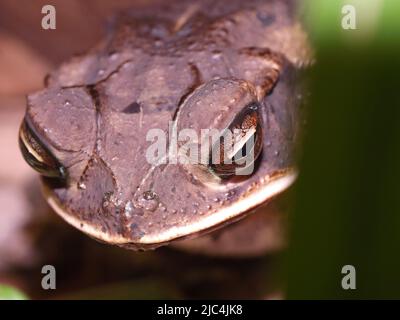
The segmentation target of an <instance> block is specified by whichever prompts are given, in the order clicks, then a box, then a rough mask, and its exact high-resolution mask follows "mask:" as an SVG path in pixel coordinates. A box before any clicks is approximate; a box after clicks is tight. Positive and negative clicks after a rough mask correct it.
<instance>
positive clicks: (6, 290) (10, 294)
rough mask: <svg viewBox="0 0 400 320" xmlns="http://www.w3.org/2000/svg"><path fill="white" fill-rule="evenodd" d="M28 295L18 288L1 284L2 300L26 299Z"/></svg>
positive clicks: (0, 296) (0, 294)
mask: <svg viewBox="0 0 400 320" xmlns="http://www.w3.org/2000/svg"><path fill="white" fill-rule="evenodd" d="M26 299H27V297H26V295H25V294H23V293H22V292H21V291H19V290H18V289H16V288H13V287H10V286H6V285H0V300H26Z"/></svg>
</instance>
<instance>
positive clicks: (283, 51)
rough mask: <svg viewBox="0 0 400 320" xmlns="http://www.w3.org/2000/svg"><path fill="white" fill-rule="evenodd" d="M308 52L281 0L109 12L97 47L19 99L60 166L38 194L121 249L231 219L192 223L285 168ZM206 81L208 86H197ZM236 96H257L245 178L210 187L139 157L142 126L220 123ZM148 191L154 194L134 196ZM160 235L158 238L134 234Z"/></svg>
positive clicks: (193, 175)
mask: <svg viewBox="0 0 400 320" xmlns="http://www.w3.org/2000/svg"><path fill="white" fill-rule="evenodd" d="M308 59H309V52H308V48H307V45H306V37H305V35H304V33H303V31H302V29H301V27H300V25H299V24H298V22H296V20H295V17H294V9H293V4H292V3H291V2H290V1H264V0H261V1H257V0H252V1H239V0H230V1H224V0H213V1H165V4H164V7H162V6H159V7H156V8H154V7H150V8H148V9H144V10H143V11H141V12H137V11H133V12H131V13H130V12H125V13H124V14H122V15H119V16H117V18H115V19H114V23H113V26H112V28H111V30H110V31H109V33H108V36H107V37H106V40H105V41H104V42H103V43H101V44H99V45H98V46H97V47H96V48H94V49H93V50H91V51H90V52H88V53H87V54H86V55H83V56H79V57H74V58H72V59H71V60H70V61H69V62H67V63H65V64H63V65H62V66H61V67H60V68H59V69H58V70H57V71H55V72H54V73H53V74H51V76H50V77H49V79H48V83H47V88H46V89H45V90H43V91H41V92H37V93H35V94H31V95H30V96H29V97H28V107H27V113H26V117H25V119H26V121H27V123H28V124H29V126H30V128H31V129H32V130H33V131H34V132H35V133H36V135H37V136H38V137H39V139H40V140H41V141H42V143H43V144H44V145H46V146H47V147H48V149H49V150H50V151H51V152H52V153H53V154H54V156H55V157H56V158H57V159H58V160H59V161H60V163H61V164H63V165H64V166H65V167H66V168H67V169H68V181H67V183H66V184H56V183H54V181H50V180H48V179H47V180H46V179H44V183H45V186H46V189H47V193H48V195H49V197H50V198H49V199H52V200H51V201H52V203H53V205H54V203H57V207H62V208H63V210H64V214H65V215H63V217H64V218H66V219H67V221H69V222H71V221H73V222H72V223H73V224H74V225H75V226H76V227H78V228H81V229H82V230H83V231H84V232H87V233H88V234H90V235H91V236H93V237H96V238H98V239H100V240H103V241H106V242H110V243H116V244H119V245H124V246H127V247H132V248H147V247H152V246H156V245H159V244H161V243H166V242H168V241H171V240H174V238H176V237H178V238H179V237H185V236H190V235H194V234H198V233H199V234H200V233H203V232H205V231H209V230H212V229H214V228H216V227H220V226H221V225H223V224H224V223H228V222H232V221H235V220H237V219H239V218H241V217H242V216H243V215H244V214H245V212H237V214H236V215H235V216H234V217H232V218H231V219H229V221H219V223H217V224H216V225H208V226H207V227H206V228H204V224H203V227H202V228H201V230H200V229H198V227H196V226H194V225H196V223H197V222H199V221H203V220H204V219H206V218H207V217H211V216H217V215H218V214H219V212H220V210H221V209H223V208H226V207H229V206H231V205H232V204H235V203H238V202H240V201H246V199H247V198H248V195H249V194H251V193H252V192H254V191H255V190H259V189H261V188H264V187H266V186H267V185H268V183H269V182H270V181H271V179H273V177H280V176H282V175H285V174H286V172H287V171H288V170H289V169H290V168H293V166H294V163H293V155H292V152H293V145H294V142H295V140H296V135H297V131H298V121H297V119H298V106H299V104H300V102H301V101H300V98H299V92H298V88H297V85H296V83H297V71H298V69H299V68H300V67H301V66H302V65H303V64H307V63H308ZM215 79H218V80H215ZM212 81H218V85H216V86H210V85H208V86H207V84H210V83H211V82H212ZM243 87H245V88H244V89H243ZM212 88H214V89H212ZM194 99H197V100H196V101H195V100H194ZM243 99H245V100H246V99H247V100H248V101H250V102H251V101H256V102H258V103H259V104H260V106H261V111H260V112H261V117H262V122H263V123H262V125H263V134H264V139H263V144H264V145H263V152H262V155H261V157H260V159H259V160H258V162H257V167H256V170H255V172H254V174H253V175H251V176H250V177H247V178H246V179H241V180H240V181H220V182H219V183H218V185H217V186H215V185H213V186H210V184H209V183H208V182H209V181H208V178H207V176H206V177H204V176H199V175H198V173H197V171H196V170H192V169H193V168H191V167H190V166H182V165H162V166H157V167H152V165H151V164H149V163H148V162H147V161H146V157H145V154H146V150H147V148H148V147H149V145H150V144H151V142H149V141H146V134H147V132H148V131H149V129H151V128H159V129H161V130H163V131H165V132H166V133H168V130H169V127H168V126H169V121H171V120H173V119H175V120H176V121H177V125H178V127H179V128H180V127H182V128H187V127H191V126H200V124H201V126H200V127H204V128H208V127H216V128H220V127H224V126H225V124H226V123H229V121H231V120H232V119H233V117H234V116H235V114H236V112H237V111H238V110H240V108H243V107H244V105H243V101H242V100H243ZM247 100H246V101H247ZM197 101H200V102H199V103H197V104H196V102H197ZM149 190H151V191H152V192H154V193H155V194H156V199H155V200H154V199H153V200H154V201H153V200H143V193H144V192H146V191H149ZM146 201H150V202H148V203H146ZM257 205H258V204H257V203H255V204H249V205H248V206H247V207H249V208H252V207H254V206H257ZM210 221H211V220H210ZM77 222H79V223H77ZM191 225H193V226H194V227H193V229H191V230H189V229H188V228H187V229H186V231H185V233H179V234H174V232H173V230H175V229H176V228H179V227H182V226H186V227H188V226H189V227H190V226H191ZM196 228H197V229H196ZM94 230H95V231H94ZM171 230H172V231H171ZM188 230H189V231H188ZM168 231H171V233H170V234H171V235H172V236H170V237H169V238H168V239H167V238H163V239H161V240H160V243H157V241H155V242H154V243H147V244H146V243H143V241H141V240H142V239H143V237H146V236H148V237H150V238H151V237H153V239H157V235H158V234H160V233H163V232H168Z"/></svg>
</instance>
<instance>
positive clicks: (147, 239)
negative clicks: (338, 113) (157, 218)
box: [42, 169, 297, 250]
mask: <svg viewBox="0 0 400 320" xmlns="http://www.w3.org/2000/svg"><path fill="white" fill-rule="evenodd" d="M296 178H297V171H296V170H294V169H290V170H287V172H286V173H283V174H280V175H278V176H274V177H272V178H271V177H268V179H269V180H268V179H267V180H266V182H265V183H264V185H263V186H261V187H259V188H257V190H255V191H252V192H251V193H249V194H246V195H245V196H244V199H241V200H239V201H237V202H235V203H232V204H230V205H229V206H227V207H224V208H222V209H220V210H219V211H218V212H216V213H214V214H212V215H207V216H203V217H200V218H199V219H198V220H196V221H193V222H192V223H190V224H188V225H184V226H174V227H171V228H168V229H166V230H163V231H161V232H159V233H151V234H145V235H143V236H142V237H141V238H139V239H138V240H132V239H130V238H126V237H123V236H121V235H111V234H107V233H104V232H102V231H101V230H100V228H99V227H97V226H95V225H93V224H90V223H88V222H83V221H80V220H79V219H77V218H75V217H74V216H73V215H71V214H70V213H69V212H68V209H66V208H65V207H64V206H63V205H62V204H61V203H60V202H59V201H58V200H57V199H56V198H55V197H54V196H53V194H52V190H51V187H50V186H49V185H47V183H43V184H42V185H43V191H44V195H45V198H46V200H47V202H48V204H49V205H50V206H51V207H52V209H53V210H54V211H55V212H56V213H57V214H58V215H59V216H61V217H62V218H63V219H64V220H65V221H66V222H67V223H69V224H70V225H72V226H74V227H75V228H77V229H78V230H81V231H82V232H84V233H86V234H87V235H89V236H91V237H93V238H95V239H97V240H100V241H102V242H105V243H109V244H115V245H119V246H127V247H130V248H133V249H143V250H145V249H152V248H156V247H159V246H162V245H166V244H168V243H170V242H172V241H175V240H182V239H186V238H190V237H195V236H199V235H202V234H205V233H207V232H210V231H213V230H215V229H218V228H220V227H222V226H224V225H225V224H228V223H231V222H234V221H237V220H239V219H241V218H243V217H244V216H246V214H247V213H250V212H251V210H253V209H256V208H257V207H259V206H261V205H262V204H264V203H266V202H267V201H268V200H270V199H272V198H273V197H275V196H277V195H278V194H280V193H282V192H283V191H285V190H286V189H288V188H289V187H290V186H291V185H292V184H293V183H294V181H295V180H296Z"/></svg>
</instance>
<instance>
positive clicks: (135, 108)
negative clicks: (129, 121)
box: [122, 102, 140, 114]
mask: <svg viewBox="0 0 400 320" xmlns="http://www.w3.org/2000/svg"><path fill="white" fill-rule="evenodd" d="M122 112H123V113H128V114H132V113H138V112H140V104H139V103H137V102H132V103H131V104H130V105H128V106H127V107H125V109H124V110H122Z"/></svg>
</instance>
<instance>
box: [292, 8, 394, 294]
mask: <svg viewBox="0 0 400 320" xmlns="http://www.w3.org/2000/svg"><path fill="white" fill-rule="evenodd" d="M345 4H352V5H354V8H355V9H356V14H357V15H356V25H357V29H355V30H344V29H343V28H342V26H341V21H342V18H343V17H344V14H342V7H343V5H345ZM304 16H305V18H306V21H307V23H308V27H309V30H310V34H311V36H312V39H313V43H314V45H315V49H316V60H317V65H316V66H315V68H313V69H312V70H311V71H310V74H309V76H310V91H311V93H312V94H311V98H310V101H309V105H308V117H307V124H306V130H305V131H306V132H305V136H304V147H303V148H302V154H301V155H300V172H301V173H300V177H299V180H298V182H297V184H296V188H295V191H294V192H293V200H294V203H293V210H292V213H291V219H290V230H291V235H290V249H289V252H288V254H287V257H286V258H287V259H286V260H285V263H286V270H287V279H286V283H287V288H288V292H287V296H288V298H305V299H308V298H319V299H325V298H339V299H342V298H351V299H358V298H400V274H399V271H400V258H399V244H400V205H399V196H400V187H399V181H400V170H399V164H400V139H399V138H400V109H399V108H400V97H399V86H400V80H399V79H400V78H399V74H400V46H399V40H400V2H399V1H396V0H387V1H378V0H368V1H338V0H329V1H306V2H305V7H304ZM344 265H353V266H354V267H355V270H356V290H343V289H342V287H341V280H342V277H344V275H342V274H341V269H342V267H343V266H344Z"/></svg>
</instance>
